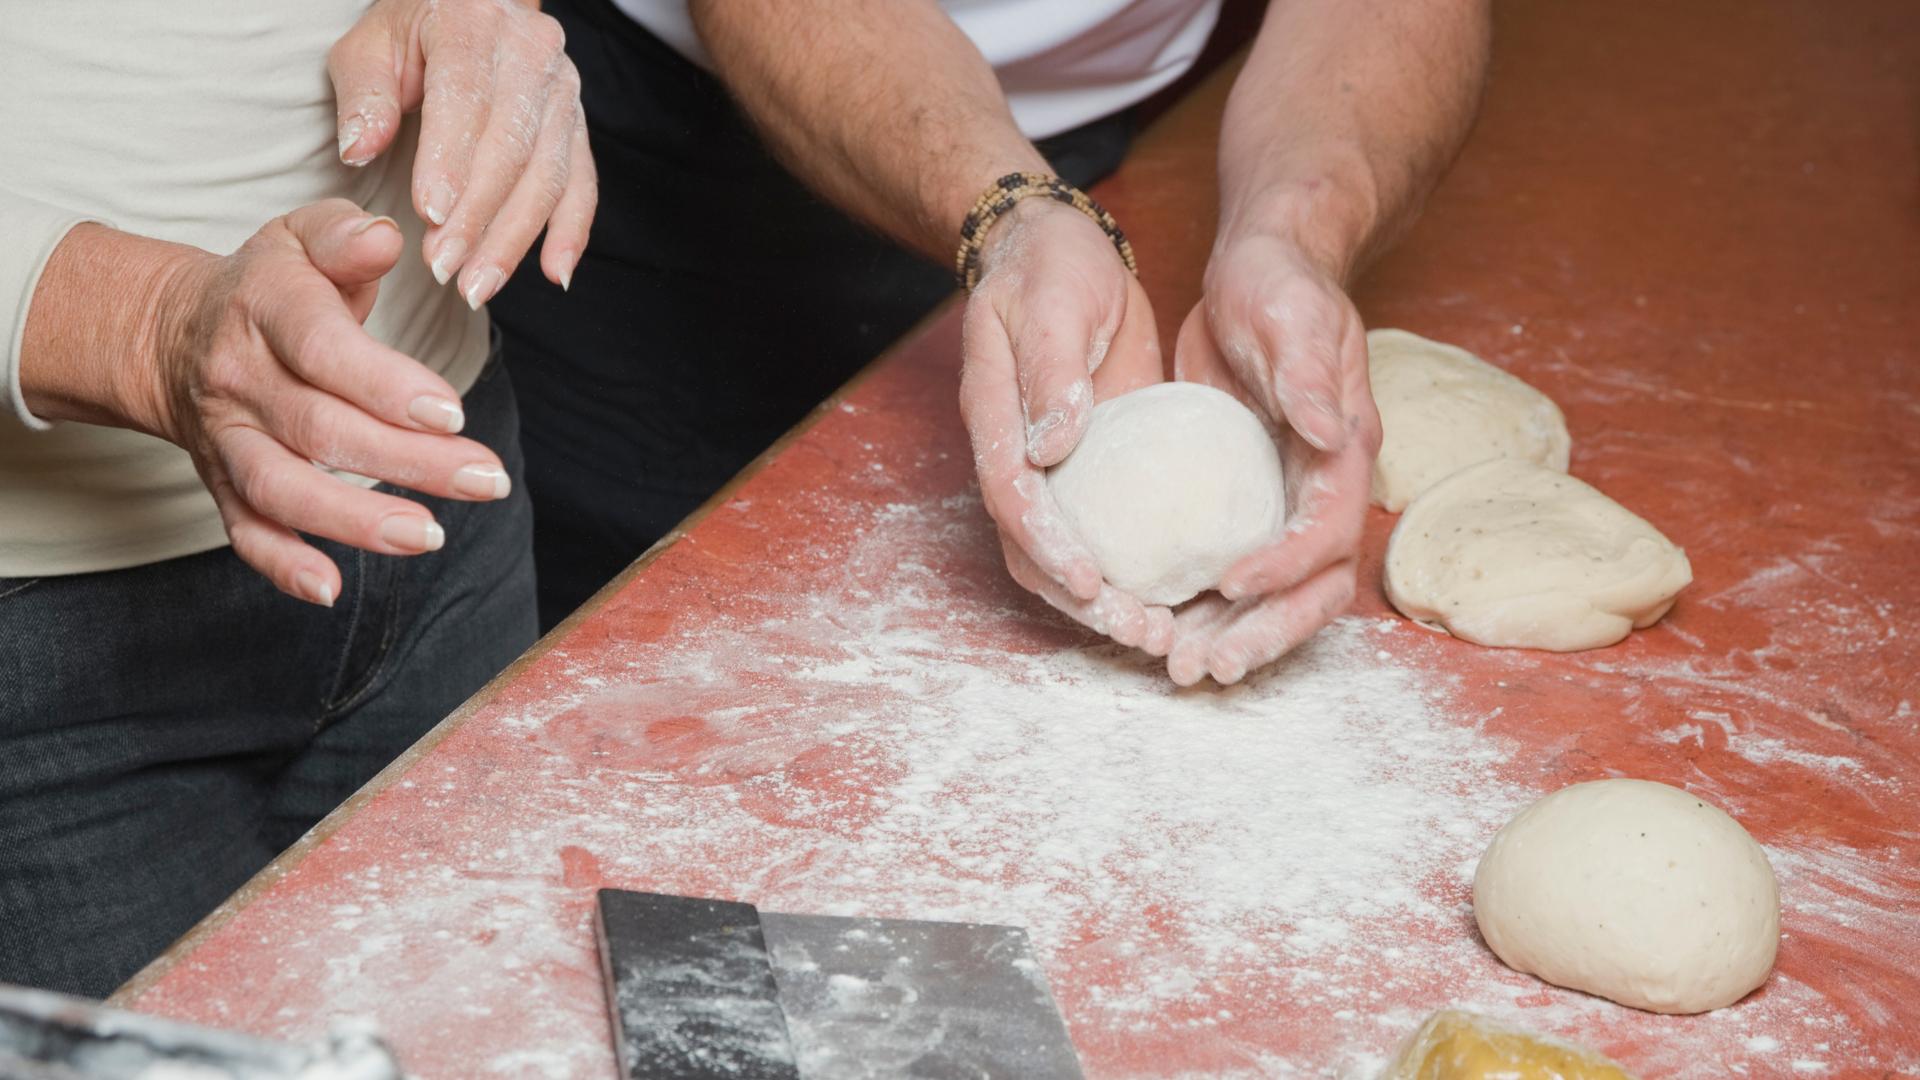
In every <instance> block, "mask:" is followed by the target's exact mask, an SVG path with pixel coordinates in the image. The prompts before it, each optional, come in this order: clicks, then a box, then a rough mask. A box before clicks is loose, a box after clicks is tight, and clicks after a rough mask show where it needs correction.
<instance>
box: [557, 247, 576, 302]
mask: <svg viewBox="0 0 1920 1080" xmlns="http://www.w3.org/2000/svg"><path fill="white" fill-rule="evenodd" d="M578 265H580V256H578V255H575V254H574V253H573V252H571V251H563V252H561V253H560V291H561V292H571V291H572V290H573V268H574V267H576V266H578Z"/></svg>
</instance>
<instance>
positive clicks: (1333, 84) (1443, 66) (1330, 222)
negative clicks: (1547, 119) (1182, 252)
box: [1220, 0, 1488, 282]
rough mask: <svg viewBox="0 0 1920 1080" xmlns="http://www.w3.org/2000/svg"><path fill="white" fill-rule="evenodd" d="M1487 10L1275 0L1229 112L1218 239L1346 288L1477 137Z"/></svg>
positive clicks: (1444, 2) (1455, 2) (1467, 0)
mask: <svg viewBox="0 0 1920 1080" xmlns="http://www.w3.org/2000/svg"><path fill="white" fill-rule="evenodd" d="M1487 39H1488V12H1487V5H1486V3H1485V0H1275V3H1274V5H1273V7H1272V8H1271V9H1270V10H1269V12H1268V14H1267V17H1266V21H1265V23H1264V25H1263V26H1262V27H1261V30H1260V35H1259V38H1258V39H1257V40H1256V42H1255V44H1254V48H1253V54H1252V56H1251V57H1250V58H1249V60H1248V62H1247V66H1246V69H1245V70H1244V71H1243V72H1242V73H1241V75H1240V77H1239V79H1238V81H1236V82H1235V84H1234V88H1233V93H1232V96H1231V97H1230V98H1229V100H1228V103H1227V111H1226V116H1225V119H1224V122H1223V127H1222V133H1221V145H1220V175H1221V236H1222V238H1223V239H1226V238H1231V237H1236V236H1243V235H1248V234H1259V233H1266V234H1270V235H1275V236H1278V237H1280V238H1282V239H1284V240H1286V241H1288V242H1290V243H1293V244H1296V245H1298V246H1299V247H1301V248H1302V249H1303V250H1305V251H1306V252H1307V253H1308V254H1309V255H1310V256H1311V257H1313V258H1315V259H1316V260H1318V261H1319V262H1320V263H1321V264H1322V266H1323V267H1324V268H1325V269H1326V270H1327V271H1328V273H1330V274H1331V275H1332V276H1334V277H1335V278H1336V279H1337V280H1340V281H1343V282H1344V281H1345V280H1347V279H1348V278H1350V277H1351V275H1352V274H1353V273H1354V272H1355V271H1356V270H1357V269H1358V268H1359V267H1360V266H1361V265H1363V264H1364V263H1365V262H1366V261H1367V259H1369V258H1370V257H1372V256H1373V255H1376V254H1378V253H1379V252H1380V251H1381V250H1382V249H1384V248H1385V247H1386V245H1388V244H1389V243H1391V242H1392V241H1393V239H1395V238H1396V237H1397V236H1398V235H1399V233H1400V231H1401V230H1402V229H1404V228H1405V227H1406V226H1407V225H1408V224H1410V223H1411V221H1412V219H1413V218H1414V216H1415V215H1416V214H1417V213H1418V211H1419V208H1420V204H1421V203H1422V201H1423V200H1424V199H1425V198H1426V195H1427V193H1428V192H1429V191H1430V190H1431V189H1432V187H1433V185H1434V184H1435V183H1437V182H1438V180H1439V178H1440V175H1441V173H1442V172H1444V171H1445V169H1446V167H1447V165H1448V164H1450V163H1451V162H1452V160H1453V156H1454V154H1455V153H1456V152H1458V150H1459V147H1460V144H1461V142H1462V141H1464V140H1465V138H1466V134H1467V131H1468V129H1469V128H1470V127H1471V126H1472V123H1473V116H1474V113H1475V111H1476V109H1477V107H1478V104H1479V98H1480V90H1481V86H1482V83H1483V81H1484V78H1485V72H1486V63H1487V52H1488V40H1487Z"/></svg>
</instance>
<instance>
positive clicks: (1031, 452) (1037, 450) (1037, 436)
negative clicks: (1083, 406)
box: [1027, 409, 1067, 463]
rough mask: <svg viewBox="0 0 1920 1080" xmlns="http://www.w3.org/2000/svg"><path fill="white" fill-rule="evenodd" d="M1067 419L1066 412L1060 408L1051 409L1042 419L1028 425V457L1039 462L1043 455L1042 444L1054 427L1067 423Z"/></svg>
mask: <svg viewBox="0 0 1920 1080" xmlns="http://www.w3.org/2000/svg"><path fill="white" fill-rule="evenodd" d="M1066 419H1067V416H1066V414H1065V413H1063V412H1061V411H1060V410H1059V409H1049V410H1047V411H1046V412H1045V413H1043V414H1042V415H1041V417H1040V419H1038V420H1035V421H1034V422H1032V423H1030V424H1028V425H1027V458H1028V459H1029V460H1031V461H1033V462H1035V463H1038V462H1039V460H1040V457H1041V446H1040V444H1041V443H1043V442H1045V441H1046V438H1047V435H1048V434H1049V433H1051V432H1052V431H1053V429H1054V428H1057V427H1059V426H1060V425H1061V424H1063V423H1065V422H1066Z"/></svg>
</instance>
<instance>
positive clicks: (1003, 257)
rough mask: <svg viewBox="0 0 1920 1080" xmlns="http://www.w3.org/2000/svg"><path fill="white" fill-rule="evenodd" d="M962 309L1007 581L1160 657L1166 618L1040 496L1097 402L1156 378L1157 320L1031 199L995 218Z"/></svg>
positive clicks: (1065, 215) (977, 431)
mask: <svg viewBox="0 0 1920 1080" xmlns="http://www.w3.org/2000/svg"><path fill="white" fill-rule="evenodd" d="M981 267H982V273H981V277H980V281H979V284H978V286H977V287H976V288H975V289H974V291H973V294H972V295H971V296H970V297H969V298H968V300H967V310H966V321H965V343H964V345H963V346H962V354H963V363H962V369H961V381H960V409H961V414H962V416H963V418H964V419H965V421H966V425H967V433H968V435H969V437H970V438H971V439H972V441H973V454H974V464H975V466H976V467H977V468H978V470H979V474H980V491H981V495H982V497H983V498H984V500H985V502H986V506H987V512H988V513H989V514H990V515H992V517H993V520H994V522H995V523H996V524H997V525H998V526H999V529H1000V540H1001V548H1002V550H1003V551H1004V553H1005V555H1006V560H1007V569H1008V570H1009V571H1010V572H1011V573H1012V574H1013V577H1014V580H1016V581H1018V582H1019V583H1020V584H1021V585H1022V586H1024V587H1025V588H1027V589H1029V590H1031V591H1032V592H1034V593H1036V594H1037V595H1039V596H1040V597H1041V598H1042V599H1044V600H1045V601H1046V602H1047V603H1049V604H1051V605H1053V606H1054V607H1055V608H1057V609H1058V610H1060V611H1061V612H1062V613H1064V614H1065V615H1067V616H1068V617H1069V618H1072V619H1074V620H1076V621H1078V622H1080V623H1082V624H1084V625H1086V626H1089V627H1091V628H1093V629H1094V630H1096V631H1098V632H1100V633H1102V634H1106V635H1108V636H1109V637H1111V638H1113V639H1114V640H1115V641H1117V642H1119V643H1120V644H1122V645H1129V646H1137V647H1139V648H1142V649H1145V650H1147V651H1148V652H1150V653H1152V654H1153V655H1155V656H1164V655H1166V653H1167V650H1168V648H1170V647H1171V645H1172V641H1173V613H1172V612H1171V611H1170V610H1168V609H1167V608H1165V607H1156V606H1150V605H1146V604H1143V603H1141V602H1140V601H1139V600H1137V599H1135V598H1134V597H1133V596H1131V595H1129V594H1127V593H1125V592H1123V591H1121V590H1120V589H1117V588H1115V587H1114V586H1113V585H1112V584H1110V583H1108V582H1106V581H1105V580H1103V579H1102V577H1101V574H1100V568H1099V566H1098V565H1097V564H1096V563H1095V562H1094V558H1093V553H1092V552H1091V551H1090V550H1088V548H1087V546H1086V545H1085V544H1084V543H1082V542H1081V541H1080V539H1079V538H1078V537H1077V536H1075V535H1074V531H1073V528H1072V526H1071V525H1070V524H1069V523H1068V521H1067V520H1066V518H1065V516H1064V515H1063V514H1062V513H1061V511H1060V508H1059V506H1058V505H1056V504H1055V502H1054V499H1053V496H1052V494H1051V493H1050V492H1049V491H1048V489H1047V483H1046V470H1047V467H1048V466H1051V465H1056V464H1058V463H1059V462H1060V461H1061V460H1062V459H1064V458H1065V457H1066V456H1067V454H1068V453H1070V452H1071V451H1072V450H1073V448H1074V447H1075V446H1076V445H1077V444H1078V443H1079V442H1080V437H1081V436H1082V435H1083V434H1085V433H1086V430H1087V424H1088V423H1089V422H1090V420H1091V419H1092V413H1093V406H1094V403H1095V402H1096V401H1103V400H1105V399H1107V398H1109V397H1114V396H1117V395H1119V394H1124V393H1126V392H1127V391H1129V390H1135V389H1138V388H1140V387H1142V386H1148V385H1151V384H1153V383H1156V382H1159V381H1160V380H1161V378H1162V372H1161V359H1160V347H1159V339H1158V337H1157V336H1156V331H1155V329H1154V322H1153V310H1152V307H1151V305H1149V303H1148V302H1147V298H1146V293H1145V292H1144V291H1142V290H1141V288H1140V284H1139V282H1138V281H1136V280H1134V277H1133V275H1132V274H1131V273H1130V272H1129V271H1128V270H1127V268H1126V265H1125V264H1124V263H1122V262H1121V261H1120V257H1119V255H1118V253H1116V252H1115V251H1114V248H1113V244H1112V242H1111V241H1110V240H1108V239H1107V236H1106V234H1105V233H1103V232H1102V231H1101V230H1100V228H1099V227H1098V226H1097V225H1095V224H1094V223H1093V222H1092V221H1091V220H1089V219H1088V218H1087V217H1085V216H1084V215H1082V214H1081V213H1080V212H1079V211H1077V210H1074V209H1072V208H1071V207H1067V206H1064V205H1061V204H1059V203H1055V202H1052V201H1049V200H1045V199H1028V200H1026V201H1024V202H1022V203H1021V204H1020V205H1019V206H1018V207H1016V208H1015V209H1014V210H1013V211H1012V212H1011V213H1009V214H1008V215H1006V216H1005V217H1003V218H1002V219H1000V221H998V222H997V223H996V224H995V225H994V228H993V231H992V233H991V234H989V237H988V243H987V246H986V248H985V249H984V250H983V252H982V259H981Z"/></svg>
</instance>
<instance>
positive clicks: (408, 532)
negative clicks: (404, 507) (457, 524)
mask: <svg viewBox="0 0 1920 1080" xmlns="http://www.w3.org/2000/svg"><path fill="white" fill-rule="evenodd" d="M380 539H382V540H385V541H386V542H387V543H388V544H390V545H392V546H393V547H397V548H399V549H401V550H402V551H439V550H440V548H441V545H443V544H445V543H446V542H447V533H446V530H444V529H442V528H441V527H440V523H439V522H437V521H435V520H433V519H432V518H424V517H421V516H420V515H419V514H392V515H389V516H388V517H387V518H386V519H385V520H383V521H381V522H380Z"/></svg>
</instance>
